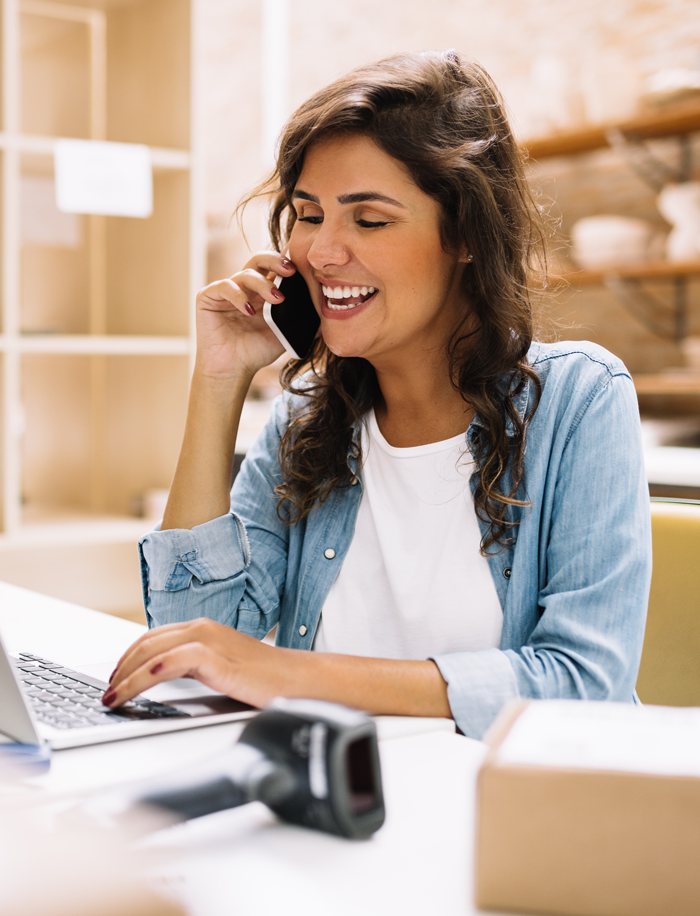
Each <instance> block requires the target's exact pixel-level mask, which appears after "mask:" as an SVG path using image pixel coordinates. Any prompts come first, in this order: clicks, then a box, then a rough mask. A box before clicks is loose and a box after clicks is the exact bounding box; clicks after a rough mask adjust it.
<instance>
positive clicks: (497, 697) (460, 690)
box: [433, 649, 520, 739]
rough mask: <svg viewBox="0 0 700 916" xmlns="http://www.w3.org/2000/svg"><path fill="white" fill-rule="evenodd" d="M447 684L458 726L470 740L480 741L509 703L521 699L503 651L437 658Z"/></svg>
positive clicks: (465, 653)
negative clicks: (477, 739)
mask: <svg viewBox="0 0 700 916" xmlns="http://www.w3.org/2000/svg"><path fill="white" fill-rule="evenodd" d="M433 661H434V662H435V664H436V665H437V666H438V668H439V669H440V674H441V675H442V676H443V678H444V679H445V681H446V682H447V699H448V700H449V703H450V709H451V710H452V715H453V717H454V720H455V723H456V724H457V726H458V727H459V729H460V730H461V731H462V732H464V734H465V735H467V736H468V737H469V738H479V739H481V738H482V737H483V736H484V734H485V733H486V731H487V730H488V728H489V727H490V726H491V724H492V723H493V720H494V719H495V718H496V716H497V715H498V713H499V712H500V711H501V709H502V708H503V706H505V704H506V703H507V702H509V700H514V699H516V698H517V697H519V696H520V693H519V691H518V682H517V680H516V678H515V672H514V671H513V667H512V665H511V663H510V662H509V661H508V656H507V655H506V654H505V653H504V652H501V650H500V649H484V650H483V651H481V652H454V653H450V654H449V655H436V656H434V657H433Z"/></svg>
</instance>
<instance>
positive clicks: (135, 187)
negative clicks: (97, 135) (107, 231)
mask: <svg viewBox="0 0 700 916" xmlns="http://www.w3.org/2000/svg"><path fill="white" fill-rule="evenodd" d="M54 165H55V172H56V205H57V207H58V209H59V210H61V211H62V212H64V213H95V214H102V215H104V216H135V217H140V218H142V219H143V218H145V217H148V216H150V215H151V213H152V212H153V170H152V167H151V153H150V150H149V149H148V147H147V146H141V145H140V144H135V143H103V142H101V141H96V140H57V141H56V143H55V146H54Z"/></svg>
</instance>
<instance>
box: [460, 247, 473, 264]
mask: <svg viewBox="0 0 700 916" xmlns="http://www.w3.org/2000/svg"><path fill="white" fill-rule="evenodd" d="M473 260H474V255H473V254H469V252H468V251H467V249H466V248H464V249H462V251H461V253H460V255H459V263H460V264H471V262H472V261H473Z"/></svg>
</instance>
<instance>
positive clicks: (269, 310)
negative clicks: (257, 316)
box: [263, 271, 321, 359]
mask: <svg viewBox="0 0 700 916" xmlns="http://www.w3.org/2000/svg"><path fill="white" fill-rule="evenodd" d="M274 282H275V286H276V287H277V288H278V289H279V291H280V292H281V293H284V302H266V303H265V305H264V307H263V318H264V319H265V321H266V322H267V325H268V327H269V328H270V330H271V331H272V333H273V334H274V335H275V337H276V338H277V340H279V342H280V343H281V344H282V346H283V347H284V349H285V350H286V351H287V353H289V355H290V356H292V357H294V359H306V357H307V356H308V355H309V351H310V350H311V347H312V346H313V342H314V340H315V339H316V334H317V332H318V329H319V326H320V324H321V319H320V318H319V315H318V312H317V311H316V309H315V308H314V304H313V300H312V299H311V293H310V292H309V287H308V286H307V285H306V280H304V278H303V277H302V275H301V274H300V273H299V271H297V272H296V273H295V274H292V276H291V277H279V276H278V277H276V278H275V281H274Z"/></svg>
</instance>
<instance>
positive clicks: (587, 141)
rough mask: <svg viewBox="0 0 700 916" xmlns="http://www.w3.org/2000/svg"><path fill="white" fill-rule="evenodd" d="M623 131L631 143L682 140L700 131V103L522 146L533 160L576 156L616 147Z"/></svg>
mask: <svg viewBox="0 0 700 916" xmlns="http://www.w3.org/2000/svg"><path fill="white" fill-rule="evenodd" d="M615 130H619V131H620V132H621V133H622V134H623V136H626V137H628V138H629V139H631V140H636V141H641V140H654V139H658V138H661V137H678V136H682V135H683V134H691V133H694V132H695V131H698V130H700V102H699V101H693V102H689V103H686V104H684V105H674V106H673V107H669V108H661V109H658V110H650V111H648V112H646V113H645V114H642V115H639V116H638V117H636V118H631V119H630V120H628V121H622V122H620V123H615V124H596V125H594V126H591V127H584V128H581V129H580V130H571V131H562V132H561V133H556V134H551V135H550V136H547V137H535V138H533V139H531V140H527V141H525V142H524V143H523V144H522V147H523V149H525V150H526V152H527V154H528V156H529V158H530V159H537V160H540V159H548V158H550V157H552V156H575V155H577V154H579V153H592V152H594V151H595V150H597V149H605V148H607V147H611V146H613V143H612V142H611V137H612V134H611V132H612V131H615Z"/></svg>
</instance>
